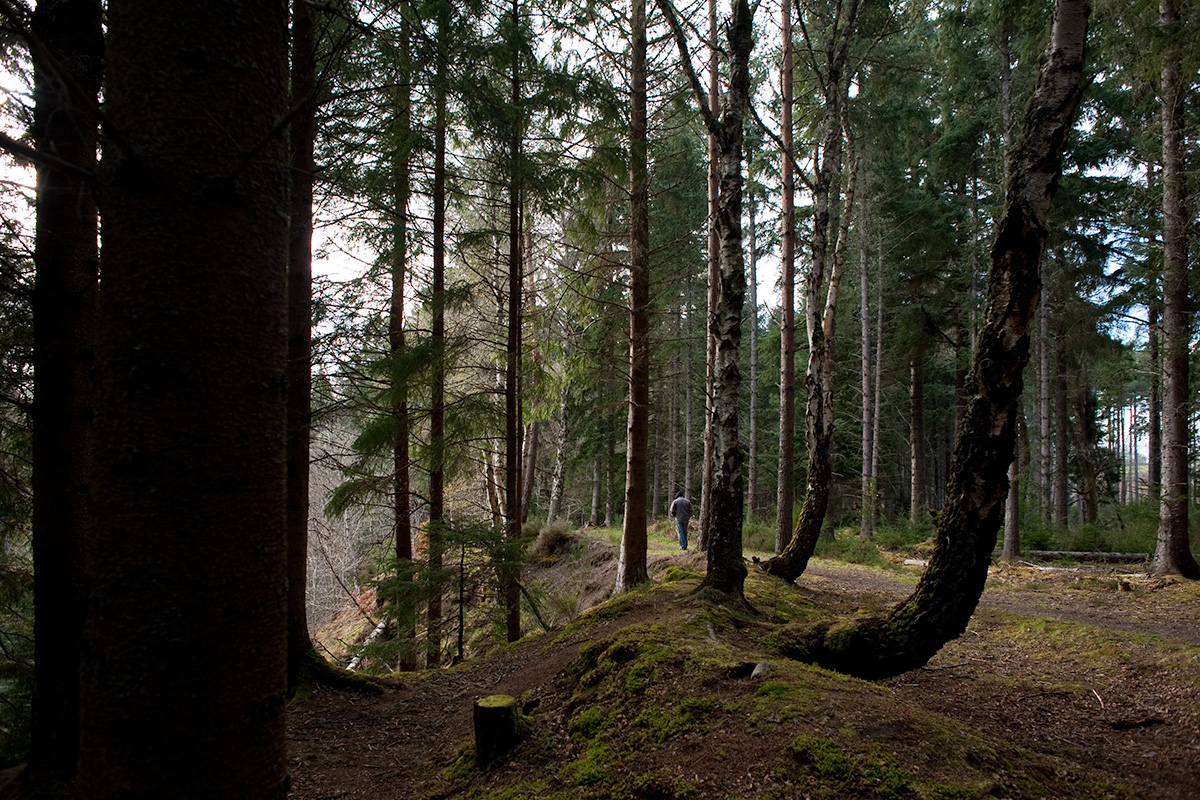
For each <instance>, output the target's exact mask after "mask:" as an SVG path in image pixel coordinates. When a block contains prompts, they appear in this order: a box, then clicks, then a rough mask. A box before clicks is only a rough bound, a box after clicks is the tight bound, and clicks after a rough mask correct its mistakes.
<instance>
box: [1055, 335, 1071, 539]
mask: <svg viewBox="0 0 1200 800" xmlns="http://www.w3.org/2000/svg"><path fill="white" fill-rule="evenodd" d="M1054 351H1055V359H1054V366H1055V374H1054V492H1053V494H1054V524H1055V525H1056V526H1057V527H1059V528H1061V529H1063V530H1066V527H1067V513H1068V511H1069V506H1070V495H1069V488H1068V483H1067V455H1068V452H1067V451H1068V447H1067V441H1068V438H1069V435H1070V426H1071V419H1070V416H1069V415H1068V414H1067V364H1066V357H1065V354H1064V353H1063V344H1062V340H1061V339H1059V338H1056V339H1055V340H1054Z"/></svg>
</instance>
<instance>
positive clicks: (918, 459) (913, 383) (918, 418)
mask: <svg viewBox="0 0 1200 800" xmlns="http://www.w3.org/2000/svg"><path fill="white" fill-rule="evenodd" d="M908 455H909V464H910V465H911V470H912V471H911V472H910V473H909V477H910V478H911V485H910V487H909V488H910V494H909V506H908V509H909V510H908V517H909V519H910V520H911V521H912V523H913V524H914V525H915V524H916V523H918V522H920V521H921V520H922V519H924V517H925V497H926V486H925V348H924V347H923V346H918V347H917V350H916V352H915V353H913V355H912V358H910V359H909V362H908Z"/></svg>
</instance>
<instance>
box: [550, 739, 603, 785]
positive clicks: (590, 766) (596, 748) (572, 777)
mask: <svg viewBox="0 0 1200 800" xmlns="http://www.w3.org/2000/svg"><path fill="white" fill-rule="evenodd" d="M615 763H616V758H615V756H614V755H613V753H612V750H610V749H609V748H608V746H607V745H605V744H604V743H602V742H599V741H596V740H593V741H592V742H591V743H589V744H588V746H587V749H586V750H584V752H583V755H582V756H581V757H579V758H577V759H576V760H574V761H572V762H571V763H570V764H567V765H566V766H565V767H563V769H562V773H563V778H564V779H565V780H567V781H569V782H571V783H573V784H574V785H576V786H593V785H595V784H597V783H600V782H601V781H603V780H605V779H606V778H608V776H609V775H610V774H612V771H613V765H614V764H615Z"/></svg>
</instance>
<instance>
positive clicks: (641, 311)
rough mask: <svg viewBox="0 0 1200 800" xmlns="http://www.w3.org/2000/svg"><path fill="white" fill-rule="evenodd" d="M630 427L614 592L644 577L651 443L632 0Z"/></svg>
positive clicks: (642, 58) (642, 110) (639, 23)
mask: <svg viewBox="0 0 1200 800" xmlns="http://www.w3.org/2000/svg"><path fill="white" fill-rule="evenodd" d="M630 36H631V38H632V40H633V41H632V50H633V63H632V66H631V71H630V101H631V104H632V113H631V116H630V120H631V121H630V147H629V224H630V231H629V426H628V436H627V439H626V445H625V520H624V531H623V533H622V536H621V552H620V557H619V560H618V561H617V585H616V591H617V592H625V591H628V590H630V589H632V588H633V587H634V586H637V585H638V584H639V583H644V582H645V581H647V580H649V576H648V574H647V572H646V549H647V541H646V449H647V444H648V442H649V438H650V180H649V170H648V163H647V147H646V0H633V20H632V28H631V31H630Z"/></svg>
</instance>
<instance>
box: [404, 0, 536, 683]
mask: <svg viewBox="0 0 1200 800" xmlns="http://www.w3.org/2000/svg"><path fill="white" fill-rule="evenodd" d="M450 26H451V22H450V15H449V7H448V6H446V7H441V8H440V10H439V11H438V23H437V38H438V48H437V76H436V77H435V79H434V97H433V102H434V109H433V198H432V200H433V242H432V245H433V275H432V284H433V286H432V289H433V292H432V297H431V301H432V306H433V309H432V312H433V313H432V315H431V317H432V319H431V325H430V344H431V345H432V348H433V358H434V368H433V386H432V387H430V395H429V523H428V525H427V537H428V538H427V540H426V541H427V544H428V548H427V552H426V563H427V564H428V568H429V569H428V571H429V576H428V578H429V580H428V591H429V598H428V602H427V604H426V608H425V615H426V631H425V637H426V638H425V664H426V666H427V667H436V666H439V665H440V664H441V663H442V633H441V625H442V594H443V593H444V591H445V585H444V581H443V580H442V574H441V573H442V558H443V553H444V550H445V546H446V544H445V542H446V535H445V522H446V128H447V123H446V81H447V64H446V60H447V59H448V58H449V54H448V53H446V46H447V44H446V43H447V42H448V41H449V38H450V35H451V31H450ZM515 497H516V495H514V494H512V493H511V490H510V492H509V493H508V494H507V495H506V496H505V503H504V505H505V507H506V508H508V507H509V506H512V505H515V503H516V501H515V499H514V498H515Z"/></svg>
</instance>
